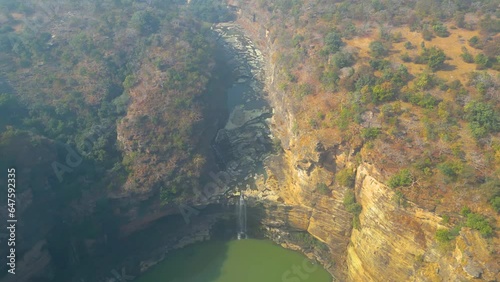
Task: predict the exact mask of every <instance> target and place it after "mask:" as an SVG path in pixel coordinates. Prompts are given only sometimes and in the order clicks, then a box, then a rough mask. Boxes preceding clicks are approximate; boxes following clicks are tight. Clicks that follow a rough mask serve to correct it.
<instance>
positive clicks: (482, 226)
mask: <svg viewBox="0 0 500 282" xmlns="http://www.w3.org/2000/svg"><path fill="white" fill-rule="evenodd" d="M465 225H466V226H467V227H469V228H472V229H476V230H478V231H479V233H481V235H483V236H484V237H489V236H491V235H492V234H493V228H492V227H491V225H490V223H489V222H488V220H487V219H486V217H484V216H483V215H480V214H477V213H472V212H471V213H469V214H468V215H467V221H466V222H465Z"/></svg>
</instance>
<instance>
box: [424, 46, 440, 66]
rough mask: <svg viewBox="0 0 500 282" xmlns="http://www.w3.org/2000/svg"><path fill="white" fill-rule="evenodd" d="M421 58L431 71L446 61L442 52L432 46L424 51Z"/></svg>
mask: <svg viewBox="0 0 500 282" xmlns="http://www.w3.org/2000/svg"><path fill="white" fill-rule="evenodd" d="M421 56H422V58H424V60H425V61H426V62H427V65H428V66H429V68H430V69H431V70H432V71H436V70H438V69H439V68H440V67H441V66H442V65H443V64H444V61H445V60H446V55H445V54H444V51H443V50H442V49H440V48H438V47H435V46H432V47H431V48H429V49H427V48H426V49H424V51H423V52H422V54H421Z"/></svg>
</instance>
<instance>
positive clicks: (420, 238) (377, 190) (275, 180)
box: [229, 1, 500, 281]
mask: <svg viewBox="0 0 500 282" xmlns="http://www.w3.org/2000/svg"><path fill="white" fill-rule="evenodd" d="M229 2H230V4H231V6H232V7H233V8H234V9H235V10H236V11H237V13H238V15H239V17H238V20H237V23H238V24H239V25H240V26H242V27H243V28H244V30H245V32H246V33H247V34H248V36H249V37H250V38H251V39H252V41H253V42H254V43H255V44H257V46H258V48H260V49H261V50H262V51H263V54H264V56H265V57H266V60H265V65H264V69H265V72H266V89H267V92H268V93H269V95H268V100H269V102H270V104H271V106H272V107H273V113H274V115H273V118H272V122H271V131H272V133H273V135H275V136H277V137H278V138H279V139H280V141H281V146H282V148H283V149H284V153H283V154H282V155H281V156H272V157H269V158H268V159H267V160H266V168H267V174H268V176H269V177H268V178H267V180H266V183H265V185H264V188H261V189H260V190H259V191H257V192H254V193H253V194H248V193H247V195H248V196H249V197H254V198H255V201H257V202H261V203H264V206H265V207H266V215H265V217H264V219H263V224H264V225H265V226H267V229H268V230H269V231H270V234H271V235H270V237H271V238H273V239H274V240H275V241H278V242H280V240H281V239H282V236H281V234H284V233H286V232H287V231H292V230H303V231H307V232H308V233H310V234H311V235H313V236H314V237H316V238H317V239H319V240H321V241H322V242H325V243H326V244H327V245H328V246H329V249H330V252H329V253H330V255H329V256H323V257H316V258H317V259H318V260H320V261H321V262H322V263H323V264H324V265H325V266H326V268H327V269H328V270H329V271H330V272H331V273H332V275H333V276H334V277H335V279H334V280H336V281H467V280H470V279H482V280H483V281H498V280H499V279H500V277H499V275H500V274H499V273H500V272H499V270H500V267H499V265H498V263H496V262H497V261H498V254H497V253H496V252H495V251H493V250H491V249H489V247H488V246H491V244H488V243H487V241H486V240H485V239H484V238H482V237H481V236H480V235H479V234H478V232H477V231H474V230H470V229H465V228H463V229H462V231H461V232H460V235H459V236H458V237H457V238H456V240H453V241H452V242H451V243H450V244H452V246H451V247H450V246H449V245H448V246H446V247H445V246H441V245H440V244H438V243H437V242H436V230H438V229H440V228H446V226H444V225H443V224H442V218H441V217H439V216H438V215H437V214H436V213H434V212H433V211H432V210H428V209H425V208H423V207H419V206H418V205H417V204H415V203H412V202H410V201H406V202H405V204H404V206H403V205H401V202H399V204H398V201H396V199H397V197H396V195H395V192H394V190H392V189H390V188H389V187H387V186H386V185H385V184H384V183H383V181H384V180H385V179H386V178H385V177H384V176H383V175H382V174H381V173H380V172H379V169H383V168H377V167H374V166H373V165H371V164H368V163H364V162H363V161H360V160H359V159H358V160H356V161H355V160H354V157H353V156H354V155H355V151H356V150H359V149H357V148H359V146H357V145H356V144H344V143H343V142H342V141H341V140H335V138H334V137H333V138H331V137H330V138H324V137H323V136H321V133H318V134H316V132H315V133H314V134H308V133H304V132H297V129H296V128H295V129H294V121H295V116H296V109H294V103H293V102H292V100H291V99H293V98H292V97H290V95H287V93H285V91H283V90H280V89H279V88H278V86H277V85H276V83H275V79H274V78H275V73H276V70H277V69H279V66H277V65H275V64H274V62H273V60H272V58H273V56H274V55H275V52H276V51H277V50H276V48H277V47H276V46H275V44H274V42H273V40H272V39H271V38H270V36H269V34H270V29H272V27H269V24H270V22H271V21H270V15H269V14H268V13H267V12H265V11H261V12H260V13H257V12H256V11H255V10H252V9H255V6H253V8H252V5H251V3H247V2H245V3H242V1H239V2H236V1H229ZM255 15H257V18H258V20H255ZM298 130H300V129H298ZM345 167H348V168H353V169H356V171H357V174H356V186H355V191H354V192H355V195H356V201H357V202H358V203H359V204H360V205H361V207H362V210H361V213H360V215H359V222H360V226H359V228H358V229H353V228H352V217H353V215H352V214H350V213H349V212H347V210H346V208H345V207H344V204H343V198H344V195H345V194H346V193H347V191H348V189H349V188H346V187H342V186H340V185H338V184H337V183H335V180H334V179H335V174H336V172H337V171H338V170H339V168H340V169H341V168H345ZM319 183H324V184H326V185H327V186H328V187H329V188H330V189H331V194H328V195H324V194H322V193H319V192H318V191H316V187H317V184H319ZM453 245H456V246H455V250H454V251H452V250H450V248H451V249H453ZM493 245H495V243H493ZM284 246H288V247H289V246H290V245H287V244H284Z"/></svg>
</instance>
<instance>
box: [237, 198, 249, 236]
mask: <svg viewBox="0 0 500 282" xmlns="http://www.w3.org/2000/svg"><path fill="white" fill-rule="evenodd" d="M236 212H237V214H236V217H237V218H238V240H241V239H246V238H247V205H246V203H245V196H244V195H243V191H241V194H240V199H239V201H238V204H237V206H236Z"/></svg>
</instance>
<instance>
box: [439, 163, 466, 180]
mask: <svg viewBox="0 0 500 282" xmlns="http://www.w3.org/2000/svg"><path fill="white" fill-rule="evenodd" d="M438 169H439V170H440V171H441V172H442V173H443V174H444V175H445V176H447V177H448V179H449V180H452V181H455V180H456V179H457V177H458V176H459V175H460V173H461V172H462V170H463V164H462V163H461V162H444V163H441V164H439V165H438Z"/></svg>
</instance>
